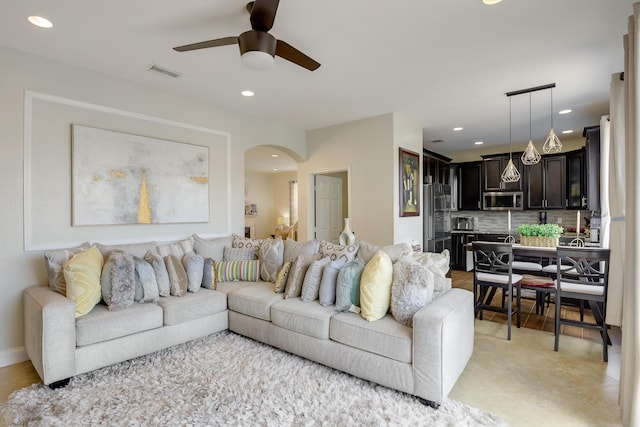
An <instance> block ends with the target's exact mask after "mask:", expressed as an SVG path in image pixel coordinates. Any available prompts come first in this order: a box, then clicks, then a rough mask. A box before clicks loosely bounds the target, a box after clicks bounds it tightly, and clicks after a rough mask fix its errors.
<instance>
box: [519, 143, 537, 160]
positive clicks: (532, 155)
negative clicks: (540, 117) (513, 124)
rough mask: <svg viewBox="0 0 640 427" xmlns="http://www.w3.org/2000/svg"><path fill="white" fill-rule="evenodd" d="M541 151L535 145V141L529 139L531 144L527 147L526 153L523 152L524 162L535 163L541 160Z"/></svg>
mask: <svg viewBox="0 0 640 427" xmlns="http://www.w3.org/2000/svg"><path fill="white" fill-rule="evenodd" d="M540 158H541V157H540V153H538V150H536V147H535V145H533V141H531V140H529V144H528V145H527V148H525V150H524V153H522V157H521V158H520V159H522V164H524V165H535V164H536V163H538V162H540Z"/></svg>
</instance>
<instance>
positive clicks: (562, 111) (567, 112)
mask: <svg viewBox="0 0 640 427" xmlns="http://www.w3.org/2000/svg"><path fill="white" fill-rule="evenodd" d="M570 112H571V110H569V109H566V110H560V111H558V114H569V113H570Z"/></svg>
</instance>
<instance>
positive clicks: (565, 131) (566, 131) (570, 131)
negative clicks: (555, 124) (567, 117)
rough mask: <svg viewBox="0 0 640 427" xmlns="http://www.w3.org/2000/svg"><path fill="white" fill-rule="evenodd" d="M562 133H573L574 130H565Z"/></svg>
mask: <svg viewBox="0 0 640 427" xmlns="http://www.w3.org/2000/svg"><path fill="white" fill-rule="evenodd" d="M562 133H573V129H567V130H563V131H562Z"/></svg>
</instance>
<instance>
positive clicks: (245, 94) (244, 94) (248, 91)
mask: <svg viewBox="0 0 640 427" xmlns="http://www.w3.org/2000/svg"><path fill="white" fill-rule="evenodd" d="M240 94H241V95H242V96H253V95H255V93H253V92H252V91H250V90H243V91H242V92H240Z"/></svg>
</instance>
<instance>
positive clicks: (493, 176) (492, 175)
mask: <svg viewBox="0 0 640 427" xmlns="http://www.w3.org/2000/svg"><path fill="white" fill-rule="evenodd" d="M509 158H510V157H509V156H508V155H501V156H492V157H487V158H485V159H484V160H483V161H482V163H483V188H484V191H522V178H521V179H520V180H518V181H516V182H503V181H502V172H504V169H505V168H506V167H507V164H508V163H509ZM511 159H512V160H513V164H514V165H515V167H516V168H517V169H518V171H522V162H521V160H520V156H519V155H514V156H512V157H511Z"/></svg>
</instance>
